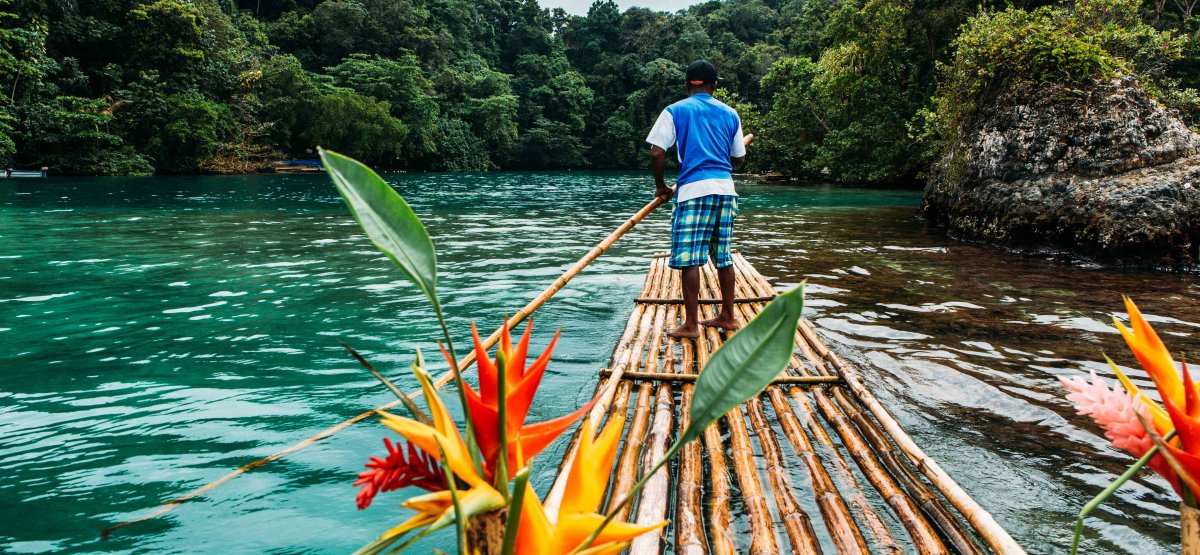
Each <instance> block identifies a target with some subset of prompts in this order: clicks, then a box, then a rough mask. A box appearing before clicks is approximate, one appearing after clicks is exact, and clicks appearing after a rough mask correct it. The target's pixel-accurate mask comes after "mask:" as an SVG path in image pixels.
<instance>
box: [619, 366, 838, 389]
mask: <svg viewBox="0 0 1200 555" xmlns="http://www.w3.org/2000/svg"><path fill="white" fill-rule="evenodd" d="M612 374H613V371H612V370H609V369H608V368H604V369H602V370H600V376H601V377H608V376H611V375H612ZM621 380H622V381H634V382H664V383H679V382H686V383H695V382H696V376H695V375H693V374H664V373H652V372H632V371H625V372H622V373H621ZM771 383H772V384H803V385H814V384H836V383H842V378H841V377H840V376H785V375H780V376H779V377H777V378H775V379H774V380H773V381H771Z"/></svg>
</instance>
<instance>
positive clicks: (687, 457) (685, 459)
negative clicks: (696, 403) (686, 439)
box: [673, 383, 708, 555]
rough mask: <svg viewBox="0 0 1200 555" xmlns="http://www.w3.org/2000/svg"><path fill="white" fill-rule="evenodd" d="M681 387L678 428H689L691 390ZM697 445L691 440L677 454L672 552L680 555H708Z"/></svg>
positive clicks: (698, 446)
mask: <svg viewBox="0 0 1200 555" xmlns="http://www.w3.org/2000/svg"><path fill="white" fill-rule="evenodd" d="M693 388H694V386H693V385H692V384H689V383H685V384H683V386H682V388H681V391H680V394H679V429H681V430H683V429H686V428H687V427H688V424H689V423H690V421H689V420H688V412H689V411H690V410H691V407H692V389H693ZM700 453H701V450H700V442H697V441H693V442H690V443H688V444H687V445H684V446H683V449H682V450H680V453H679V471H678V473H679V479H678V480H676V486H675V488H676V489H675V522H674V523H673V524H674V526H675V552H676V553H677V554H679V555H708V541H707V539H706V538H705V536H704V522H703V520H704V519H703V518H701V515H702V514H703V513H701V508H700V506H701V502H702V497H703V482H704V468H703V461H702V460H701V454H700Z"/></svg>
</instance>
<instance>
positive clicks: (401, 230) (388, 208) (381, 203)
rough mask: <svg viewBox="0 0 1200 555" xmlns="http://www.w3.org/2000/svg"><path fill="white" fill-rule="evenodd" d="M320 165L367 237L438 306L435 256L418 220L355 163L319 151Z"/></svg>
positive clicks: (372, 174) (393, 192)
mask: <svg viewBox="0 0 1200 555" xmlns="http://www.w3.org/2000/svg"><path fill="white" fill-rule="evenodd" d="M320 152H321V162H322V163H324V164H325V171H326V172H329V177H331V178H332V179H333V184H334V185H336V186H337V190H338V193H341V195H342V198H343V199H345V200H346V205H347V206H349V207H350V213H351V214H353V215H354V219H355V220H358V224H359V225H360V226H362V228H363V231H365V232H366V233H367V237H370V238H371V241H372V242H374V243H375V246H377V247H379V250H381V251H383V253H384V254H386V255H387V257H388V258H390V259H392V262H395V263H396V265H397V266H399V267H400V269H401V270H403V271H404V273H405V274H406V275H407V276H408V278H409V279H411V280H412V281H413V283H415V284H416V285H417V287H419V288H421V291H422V292H423V293H425V296H426V297H429V301H430V302H431V303H433V304H435V305H436V304H437V293H436V288H437V254H436V253H435V252H434V250H433V241H431V240H430V239H429V233H428V232H427V231H425V225H424V224H422V223H421V219H420V218H418V217H417V214H416V213H415V212H413V209H412V208H411V207H409V206H408V203H407V202H404V199H403V198H402V197H401V196H400V194H399V193H397V192H396V190H395V189H392V187H391V186H390V185H388V184H387V183H386V182H384V181H383V178H381V177H379V174H377V173H375V172H374V171H372V170H371V168H368V167H367V166H365V165H363V164H362V163H361V162H359V161H358V160H355V159H353V158H348V157H346V156H342V155H341V154H338V153H336V152H331V151H328V150H324V149H321V150H320Z"/></svg>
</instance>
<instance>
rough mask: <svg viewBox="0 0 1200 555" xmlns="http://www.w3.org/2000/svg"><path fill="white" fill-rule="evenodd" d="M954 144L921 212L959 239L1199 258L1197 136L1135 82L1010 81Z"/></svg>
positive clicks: (1103, 256) (1148, 261) (1099, 254)
mask: <svg viewBox="0 0 1200 555" xmlns="http://www.w3.org/2000/svg"><path fill="white" fill-rule="evenodd" d="M955 143H956V144H955V145H954V147H953V148H949V149H947V150H946V153H945V154H944V156H943V158H942V159H941V161H940V163H939V164H938V165H937V167H936V168H935V169H934V171H932V172H931V174H930V177H929V180H928V182H927V185H926V188H925V197H924V201H923V203H922V206H921V213H922V214H923V215H924V217H925V218H926V219H927V220H928V221H930V222H931V223H933V224H935V225H938V226H942V227H944V228H945V229H947V230H948V231H949V233H950V234H951V235H953V236H955V237H957V238H960V239H966V240H981V241H987V242H990V243H995V244H999V245H1003V246H1006V247H1014V248H1020V249H1039V250H1054V251H1063V252H1069V253H1073V254H1075V255H1079V256H1083V257H1086V258H1090V259H1094V260H1097V261H1100V262H1104V263H1115V264H1122V265H1136V266H1152V267H1160V268H1173V269H1194V268H1196V267H1197V265H1198V262H1200V253H1198V252H1197V248H1198V246H1200V135H1197V134H1196V133H1194V132H1192V131H1191V130H1190V129H1188V127H1187V126H1186V125H1185V124H1184V123H1183V122H1181V121H1180V120H1179V119H1178V118H1177V117H1176V115H1175V114H1174V113H1173V112H1172V111H1170V110H1168V109H1167V108H1164V107H1163V106H1162V105H1161V104H1159V103H1158V102H1157V101H1156V100H1154V99H1153V98H1152V96H1151V95H1150V94H1149V93H1148V92H1147V91H1146V90H1145V89H1144V88H1143V87H1142V86H1141V85H1140V84H1139V82H1138V81H1137V79H1135V78H1133V77H1128V76H1126V77H1115V78H1100V77H1097V78H1093V79H1089V80H1085V81H1084V82H1082V83H1074V84H1069V85H1068V84H1057V85H1054V84H1050V85H1048V84H1046V83H1044V82H1043V83H1040V84H1036V85H1035V84H1034V83H1032V82H1023V81H1022V80H1019V79H1018V80H1015V81H1010V83H1009V86H1007V87H1005V90H1004V91H1003V92H1000V93H999V94H997V95H995V96H994V97H993V98H992V99H991V100H990V101H989V102H987V103H986V104H983V105H981V106H978V107H977V111H976V112H975V114H974V117H972V118H971V123H970V124H969V125H968V126H967V127H965V128H963V129H961V130H960V131H959V134H958V137H957V139H956V141H955Z"/></svg>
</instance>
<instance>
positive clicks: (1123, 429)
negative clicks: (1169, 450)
mask: <svg viewBox="0 0 1200 555" xmlns="http://www.w3.org/2000/svg"><path fill="white" fill-rule="evenodd" d="M1058 380H1059V381H1060V382H1062V385H1063V387H1064V388H1066V389H1067V391H1070V392H1071V393H1070V394H1069V395H1067V400H1069V401H1071V402H1072V403H1075V409H1076V410H1077V411H1078V412H1079V414H1082V415H1085V416H1090V417H1092V420H1095V421H1096V423H1097V424H1099V425H1100V426H1101V427H1102V428H1104V437H1107V438H1108V439H1109V441H1111V442H1112V444H1113V447H1116V448H1117V449H1121V450H1123V451H1125V452H1127V453H1129V454H1131V455H1133V456H1134V457H1141V456H1142V455H1145V454H1146V452H1147V451H1149V450H1150V448H1151V447H1153V446H1154V441H1153V440H1151V439H1150V436H1149V435H1147V434H1146V429H1145V428H1143V427H1142V423H1141V422H1139V421H1138V418H1137V415H1138V414H1141V415H1142V418H1144V419H1146V421H1147V422H1149V421H1150V413H1149V409H1147V408H1146V405H1145V404H1144V403H1142V402H1141V401H1140V400H1138V399H1137V398H1136V397H1134V396H1133V395H1131V394H1129V393H1128V392H1126V391H1123V390H1122V389H1120V388H1119V387H1118V388H1113V389H1109V387H1108V383H1107V382H1105V381H1104V380H1103V379H1102V378H1100V377H1099V376H1097V375H1096V372H1095V371H1093V372H1092V381H1091V382H1090V383H1089V382H1088V381H1087V380H1085V379H1083V378H1082V377H1080V376H1073V377H1071V378H1064V377H1062V376H1059V378H1058ZM1147 466H1149V467H1150V468H1151V469H1152V470H1154V471H1155V472H1157V473H1158V474H1159V475H1160V476H1162V477H1163V478H1166V480H1167V481H1168V482H1170V483H1171V486H1172V487H1174V488H1175V491H1176V492H1178V491H1179V478H1178V477H1177V476H1176V475H1175V472H1174V471H1172V470H1171V467H1170V466H1169V465H1168V464H1167V461H1166V460H1165V459H1163V457H1162V455H1157V456H1155V457H1154V458H1153V459H1150V462H1149V464H1147Z"/></svg>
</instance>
